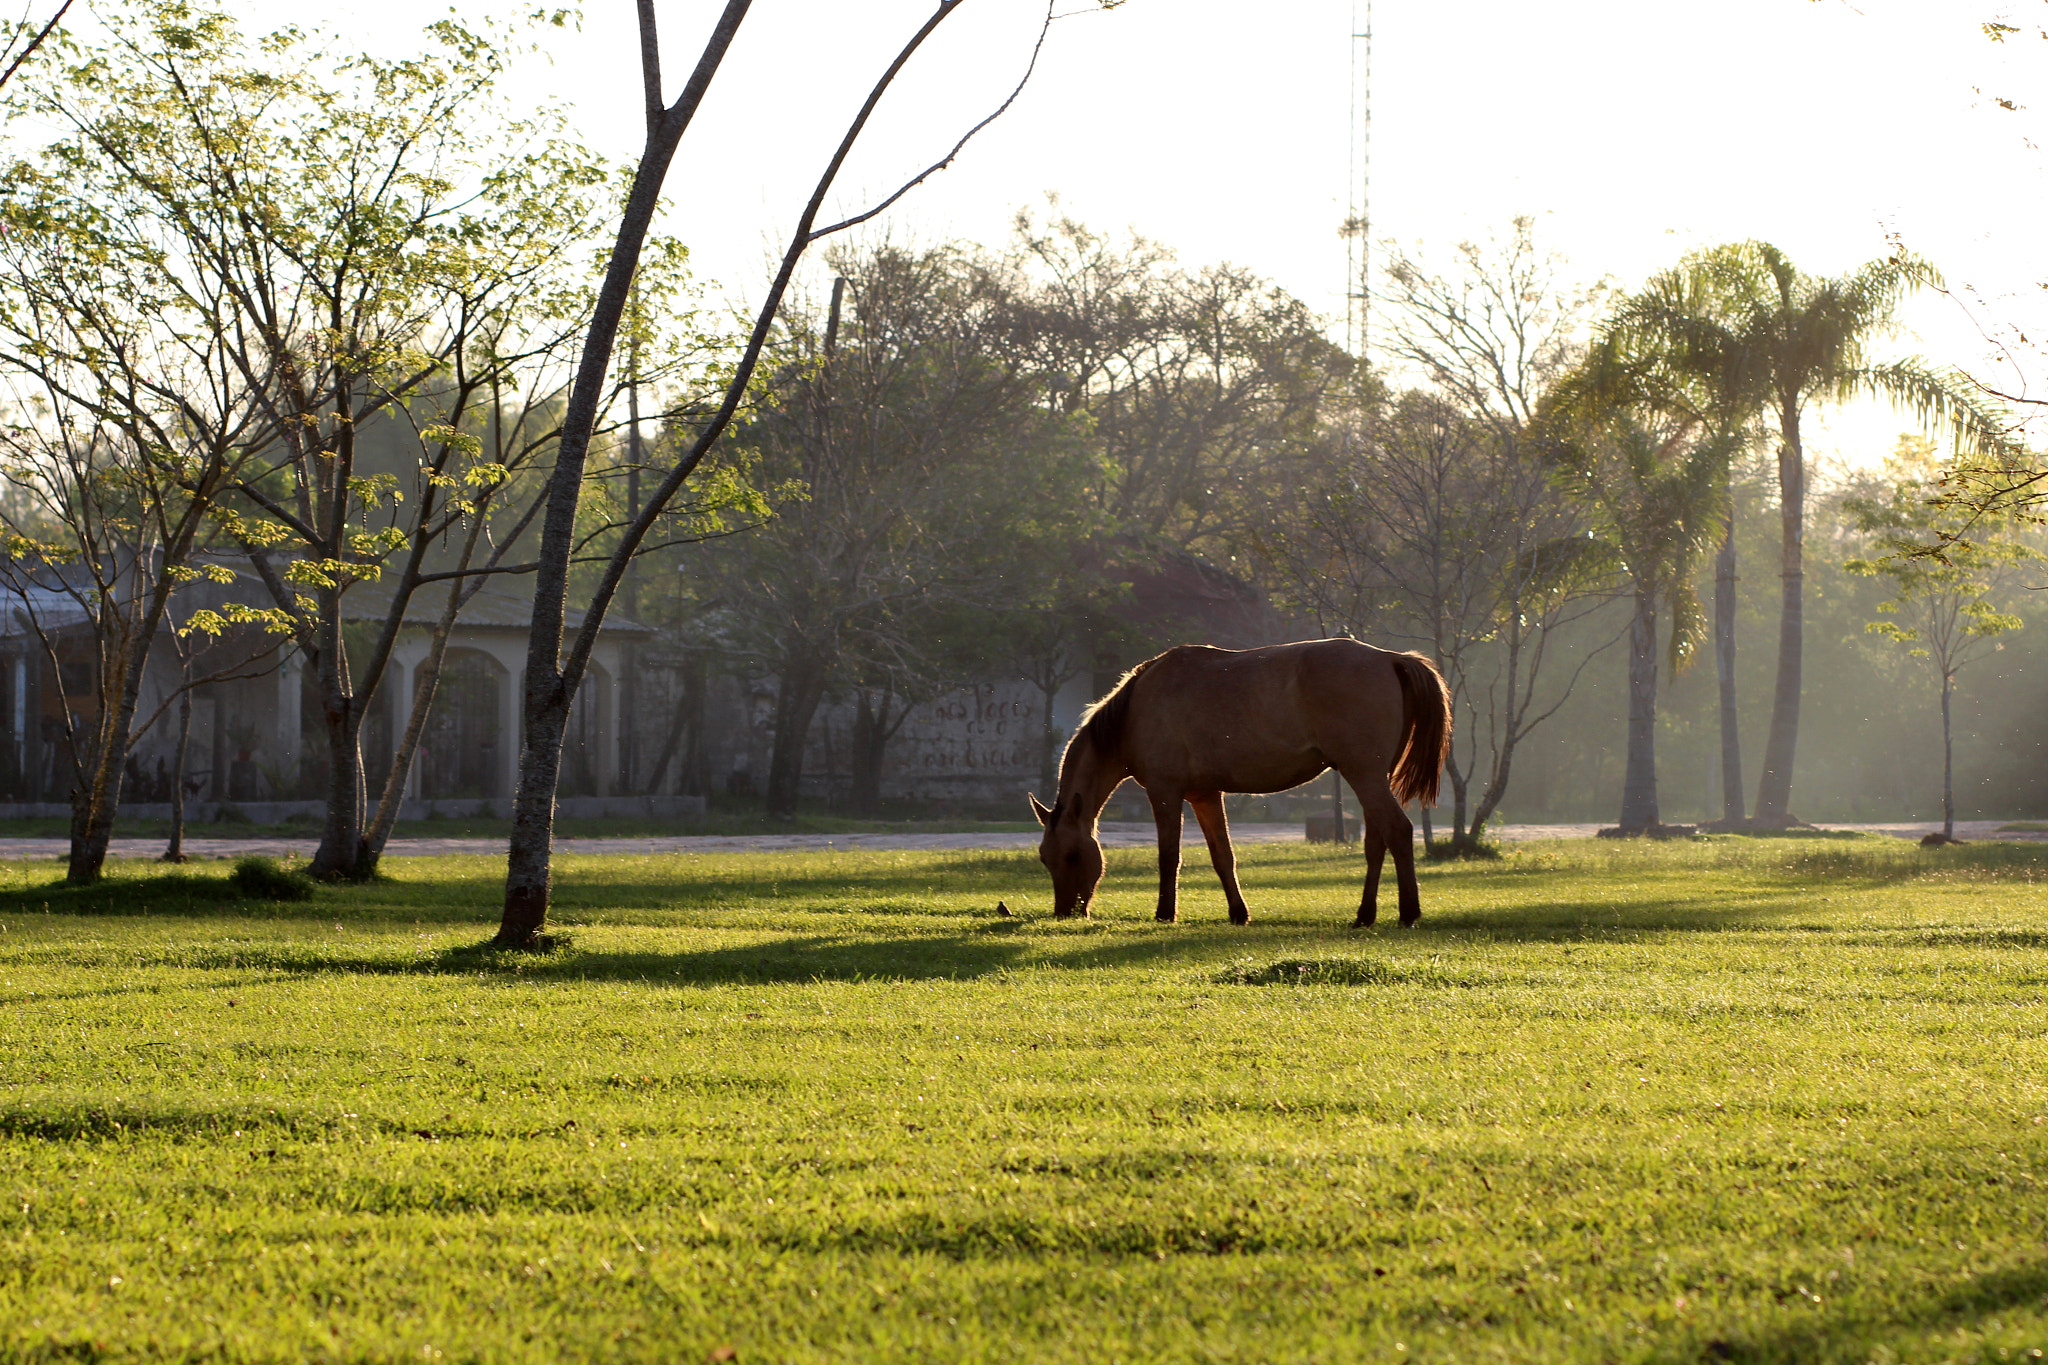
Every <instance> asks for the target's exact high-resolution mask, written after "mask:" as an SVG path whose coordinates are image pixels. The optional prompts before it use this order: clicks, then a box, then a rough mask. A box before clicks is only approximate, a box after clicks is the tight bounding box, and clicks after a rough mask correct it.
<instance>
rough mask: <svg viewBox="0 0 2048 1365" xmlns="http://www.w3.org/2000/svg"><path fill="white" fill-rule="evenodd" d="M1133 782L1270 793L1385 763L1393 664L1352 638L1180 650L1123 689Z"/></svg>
mask: <svg viewBox="0 0 2048 1365" xmlns="http://www.w3.org/2000/svg"><path fill="white" fill-rule="evenodd" d="M1131 685H1132V686H1133V687H1134V688H1135V689H1136V692H1135V694H1134V696H1133V697H1132V704H1131V711H1130V716H1131V733H1130V739H1129V742H1128V743H1127V746H1126V750H1125V753H1126V756H1127V758H1128V759H1129V760H1130V762H1131V767H1132V770H1133V775H1134V776H1136V777H1137V778H1138V780H1139V781H1140V782H1143V783H1145V785H1147V786H1151V785H1153V782H1151V781H1147V777H1146V774H1147V772H1148V771H1149V772H1150V773H1152V774H1153V775H1154V779H1155V780H1161V781H1167V782H1172V783H1176V784H1180V783H1185V784H1186V786H1187V789H1188V790H1200V789H1205V788H1212V789H1216V790H1223V791H1279V790H1284V789H1285V788H1287V787H1291V786H1295V785H1297V784H1299V783H1301V782H1305V781H1307V780H1309V779H1310V778H1312V777H1314V776H1315V774H1316V773H1318V772H1320V771H1322V769H1323V768H1325V767H1327V766H1329V765H1330V764H1332V763H1335V764H1337V765H1338V766H1340V767H1342V766H1354V765H1355V766H1367V767H1376V768H1378V769H1380V770H1382V771H1384V770H1385V769H1386V768H1388V767H1390V766H1391V765H1392V764H1393V762H1394V759H1395V758H1396V756H1397V755H1398V753H1399V749H1400V742H1401V735H1402V699H1401V683H1400V678H1399V675H1398V674H1397V673H1396V672H1395V669H1394V666H1393V663H1392V656H1391V655H1390V654H1389V653H1388V652H1387V651H1385V650H1381V649H1376V648H1374V647H1373V646H1371V645H1368V644H1365V643H1363V642H1361V641H1358V640H1345V639H1334V640H1302V641H1297V642H1294V643H1292V644H1284V645H1266V646H1263V647H1261V648H1257V649H1242V650H1229V649H1217V648H1215V647H1214V646H1210V645H1182V646H1181V647H1179V648H1178V649H1171V650H1168V651H1167V652H1166V653H1164V654H1162V655H1160V656H1159V657H1158V658H1157V659H1154V660H1153V661H1152V662H1151V664H1150V665H1149V666H1148V667H1147V668H1146V669H1145V670H1144V671H1143V672H1142V673H1141V674H1139V675H1138V676H1137V677H1135V678H1133V679H1132V684H1131Z"/></svg>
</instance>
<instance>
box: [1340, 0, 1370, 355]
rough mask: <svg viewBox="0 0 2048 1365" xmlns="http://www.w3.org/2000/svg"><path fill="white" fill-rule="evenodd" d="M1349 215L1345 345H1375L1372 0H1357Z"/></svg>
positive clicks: (1359, 351)
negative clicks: (1373, 308)
mask: <svg viewBox="0 0 2048 1365" xmlns="http://www.w3.org/2000/svg"><path fill="white" fill-rule="evenodd" d="M1347 178H1348V180H1349V182H1350V183H1349V195H1348V198H1349V203H1348V208H1347V211H1346V213H1345V217H1344V344H1345V347H1346V349H1348V350H1349V351H1350V352H1351V354H1353V355H1354V356H1357V357H1358V359H1359V361H1360V362H1361V363H1363V362H1364V360H1365V357H1366V351H1367V350H1368V348H1370V346H1371V344H1372V0H1351V164H1350V166H1349V174H1348V177H1347Z"/></svg>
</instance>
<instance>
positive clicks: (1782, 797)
mask: <svg viewBox="0 0 2048 1365" xmlns="http://www.w3.org/2000/svg"><path fill="white" fill-rule="evenodd" d="M1779 421H1780V424H1781V429H1782V431H1783V433H1784V438H1785V439H1784V444H1782V445H1781V446H1779V447H1778V501H1779V509H1778V510H1779V516H1780V519H1781V521H1782V523H1783V528H1782V534H1783V544H1784V548H1783V565H1784V568H1783V573H1784V587H1783V598H1782V605H1781V607H1780V614H1779V617H1778V681H1777V686H1776V688H1775V689H1774V690H1773V691H1772V694H1771V729H1770V734H1769V736H1768V737H1767V738H1766V740H1765V742H1764V759H1763V778H1762V780H1761V781H1760V782H1759V783H1758V785H1757V793H1756V824H1757V825H1758V826H1760V827H1762V828H1766V829H1783V828H1785V827H1786V826H1787V825H1789V824H1791V823H1792V822H1793V820H1794V816H1793V815H1792V755H1793V751H1794V750H1795V749H1796V748H1797V747H1798V744H1799V691H1800V654H1801V648H1802V644H1803V641H1804V639H1805V632H1806V615H1805V613H1806V603H1805V585H1806V571H1805V540H1806V460H1805V455H1804V453H1803V452H1802V451H1801V448H1800V444H1799V411H1798V409H1797V408H1795V407H1793V406H1792V405H1791V404H1790V403H1789V402H1788V403H1786V404H1785V405H1784V406H1783V408H1782V410H1781V413H1780V417H1779Z"/></svg>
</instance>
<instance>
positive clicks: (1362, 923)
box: [1351, 910, 1379, 929]
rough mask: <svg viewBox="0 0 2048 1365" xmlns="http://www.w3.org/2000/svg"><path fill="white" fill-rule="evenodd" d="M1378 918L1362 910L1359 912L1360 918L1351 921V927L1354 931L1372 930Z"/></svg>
mask: <svg viewBox="0 0 2048 1365" xmlns="http://www.w3.org/2000/svg"><path fill="white" fill-rule="evenodd" d="M1378 918H1379V916H1378V915H1368V914H1366V913H1365V911H1363V910H1361V911H1359V912H1358V918H1357V919H1355V920H1353V921H1351V927H1352V928H1354V929H1370V928H1372V926H1373V922H1374V921H1375V920H1377V919H1378Z"/></svg>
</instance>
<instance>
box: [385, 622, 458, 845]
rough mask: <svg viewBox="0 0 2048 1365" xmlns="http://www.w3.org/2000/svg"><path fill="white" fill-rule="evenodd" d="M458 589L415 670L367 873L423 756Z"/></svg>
mask: <svg viewBox="0 0 2048 1365" xmlns="http://www.w3.org/2000/svg"><path fill="white" fill-rule="evenodd" d="M457 592H459V589H458V590H456V591H451V592H450V593H449V594H448V597H449V606H448V609H447V610H446V611H444V612H443V613H442V616H441V619H440V620H439V621H438V622H436V623H435V626H434V635H433V639H432V642H431V643H430V644H429V645H428V646H427V657H426V658H425V659H423V660H421V662H420V666H419V668H418V669H417V670H416V671H415V672H414V674H413V691H412V708H411V710H410V711H408V712H407V714H406V718H405V734H404V735H403V736H401V737H400V738H399V741H398V743H397V744H396V745H395V746H393V748H392V751H391V771H390V772H388V773H386V774H385V775H384V787H383V789H382V790H381V791H379V792H378V793H377V810H376V813H375V814H374V815H372V816H371V817H370V827H369V829H368V830H366V831H365V832H364V834H363V845H364V848H365V849H366V856H367V858H368V860H369V863H368V866H367V867H366V868H365V869H364V874H365V875H369V874H372V873H375V872H376V870H377V860H378V859H379V858H381V857H383V856H384V845H385V843H386V842H388V841H389V840H390V838H391V827H392V826H393V825H395V824H397V823H398V811H399V807H401V806H403V805H404V804H405V784H406V782H407V780H408V779H410V778H411V776H412V765H413V760H414V759H415V758H417V757H419V752H420V740H421V738H423V737H424V736H425V735H426V733H427V720H428V718H429V717H430V716H431V715H432V713H433V709H434V692H435V690H436V689H437V688H438V687H439V686H440V683H441V661H442V659H443V658H444V657H446V655H447V653H448V631H449V629H450V627H452V626H453V625H454V623H455V610H456V605H457V604H456V597H457Z"/></svg>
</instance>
